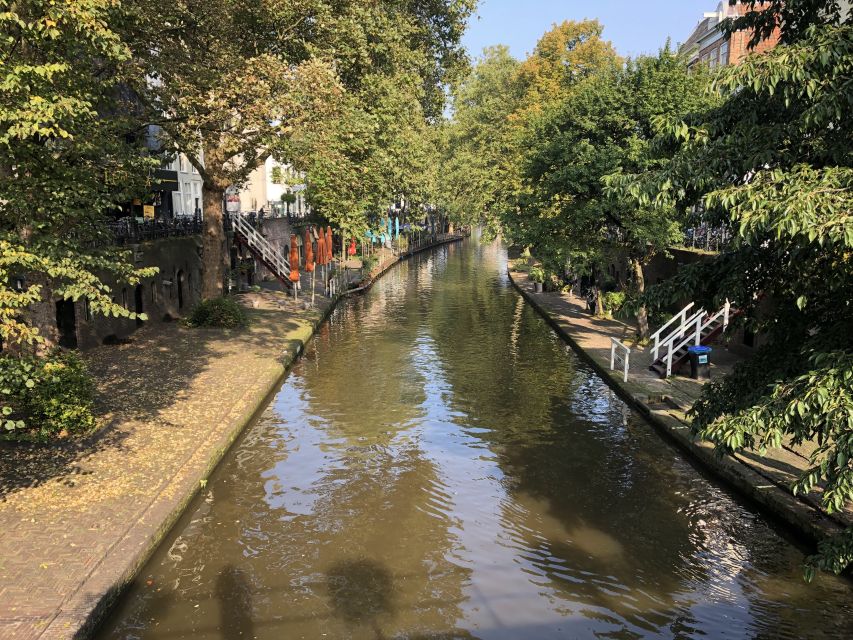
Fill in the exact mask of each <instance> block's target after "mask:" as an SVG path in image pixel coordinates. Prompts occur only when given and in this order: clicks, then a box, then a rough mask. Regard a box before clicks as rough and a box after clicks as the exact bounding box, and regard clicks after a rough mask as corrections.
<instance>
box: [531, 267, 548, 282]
mask: <svg viewBox="0 0 853 640" xmlns="http://www.w3.org/2000/svg"><path fill="white" fill-rule="evenodd" d="M528 277H529V278H530V281H531V282H545V270H544V269H543V268H542V267H532V268H531V269H530V273H529V275H528Z"/></svg>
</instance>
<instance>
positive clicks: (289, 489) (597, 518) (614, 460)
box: [98, 239, 853, 640]
mask: <svg viewBox="0 0 853 640" xmlns="http://www.w3.org/2000/svg"><path fill="white" fill-rule="evenodd" d="M505 258H506V256H505V252H504V251H503V250H502V249H501V248H500V247H498V246H497V245H494V244H487V243H480V242H478V241H476V240H475V239H471V240H467V241H465V242H464V243H457V244H453V245H446V246H444V247H442V248H439V249H437V250H435V251H433V252H429V253H424V254H421V255H419V256H416V257H415V258H413V259H412V260H411V261H409V262H407V263H404V264H401V265H399V266H397V267H395V268H394V269H392V270H391V271H390V272H389V273H388V274H386V275H385V276H384V277H383V279H382V280H380V281H379V282H378V283H377V284H376V285H375V286H374V287H373V289H372V290H371V291H369V292H368V293H367V294H366V295H364V296H361V297H356V298H353V299H351V300H349V301H347V302H345V303H343V304H341V305H340V306H339V307H338V308H337V309H336V310H335V312H334V313H333V314H332V316H331V318H330V320H329V322H328V323H327V324H326V325H324V326H323V328H322V329H321V330H320V332H319V333H318V335H317V336H316V337H315V339H314V340H313V341H312V343H311V344H310V346H309V348H308V349H307V350H306V352H305V354H304V357H303V358H302V359H301V360H300V361H299V362H298V363H297V364H296V365H295V366H294V368H293V370H292V371H291V373H290V374H289V376H288V377H287V379H286V380H285V381H284V383H283V385H282V387H281V389H280V391H279V392H278V393H277V395H276V396H275V398H274V400H273V401H272V402H271V403H270V405H269V407H268V408H267V409H266V410H265V411H264V413H263V414H262V416H261V417H260V419H259V420H258V421H257V422H256V423H255V424H254V425H253V426H252V427H250V428H249V429H248V430H247V431H246V433H245V434H244V435H243V436H242V437H241V438H240V440H239V441H238V442H237V443H236V444H235V446H234V447H233V449H232V450H231V452H230V453H229V454H228V455H227V456H226V458H225V460H224V461H223V462H222V464H221V465H220V466H219V467H218V469H217V471H216V472H215V473H214V474H213V476H212V477H211V478H210V480H209V482H208V484H207V486H206V487H205V488H204V489H203V491H202V495H200V496H199V497H198V499H197V500H196V501H195V502H194V503H193V504H192V505H191V506H190V508H189V509H188V511H187V513H186V514H185V516H184V517H183V518H182V519H181V520H180V521H179V523H178V525H177V526H176V527H175V529H174V530H173V532H172V533H171V534H170V535H169V536H168V537H167V539H166V540H165V542H164V544H163V545H162V546H161V548H160V549H159V550H158V551H157V553H156V554H155V555H154V557H153V558H152V559H151V561H150V562H149V563H148V564H147V566H146V567H145V568H144V569H143V570H142V572H141V574H140V576H139V578H138V579H137V580H136V581H135V582H134V584H133V585H132V586H131V588H130V589H129V590H128V592H127V593H126V595H125V596H124V597H123V598H122V599H121V601H120V602H119V604H118V606H117V607H116V608H115V610H114V611H113V614H112V615H111V617H110V618H109V619H108V620H107V621H106V622H105V624H104V625H103V626H102V628H101V629H100V632H99V635H98V637H100V638H122V639H130V638H145V639H152V640H153V639H164V640H165V639H177V638H193V639H198V638H200V639H214V638H216V639H219V638H223V639H226V640H236V639H238V638H239V639H247V638H263V639H275V640H291V639H296V638H310V639H313V638H330V639H332V638H369V639H374V638H383V639H390V638H411V639H416V638H417V639H421V638H488V639H504V638H507V639H509V638H586V637H606V638H646V637H649V638H673V637H680V638H695V637H700V636H706V637H711V638H722V637H725V638H768V639H769V638H774V639H776V638H840V637H850V636H849V633H850V631H851V629H853V588H851V584H850V583H849V582H847V581H844V580H841V579H835V578H830V577H827V576H821V577H820V578H819V579H818V580H817V581H816V582H815V583H814V584H812V585H806V584H804V583H803V580H802V578H801V563H802V560H803V550H802V549H800V548H798V547H797V546H796V545H795V544H793V543H792V542H791V541H790V540H788V539H786V538H785V537H784V536H783V534H782V532H781V531H780V530H779V529H778V528H776V527H774V526H773V525H772V524H771V523H769V522H768V521H767V519H766V518H765V517H763V516H762V515H760V514H759V513H757V512H756V511H755V510H754V509H753V508H751V507H750V506H749V505H746V504H744V503H742V502H741V501H739V500H738V499H737V497H735V496H733V494H732V493H731V492H729V491H728V490H726V489H725V488H723V487H721V486H719V485H718V484H715V483H714V482H713V481H711V480H709V479H708V478H707V477H705V476H704V475H703V474H702V473H700V472H699V471H697V470H696V469H695V468H693V467H692V466H691V465H690V464H689V463H688V462H687V461H685V460H684V458H683V457H682V455H681V454H680V453H679V452H678V451H676V450H675V449H673V448H671V447H670V446H669V445H668V444H667V443H665V442H664V441H663V440H662V439H661V438H660V437H659V436H658V435H657V434H656V433H655V432H654V430H653V429H652V427H651V426H650V425H649V424H648V423H646V422H645V421H644V420H643V418H642V417H641V416H639V415H638V414H636V413H634V412H633V411H632V410H631V409H630V408H629V407H628V406H626V405H625V404H624V403H623V402H622V401H621V400H620V399H619V398H618V397H617V396H616V395H615V394H614V393H613V392H612V391H611V390H610V389H609V388H608V387H607V385H606V384H605V383H604V382H603V381H602V380H601V379H600V378H599V377H598V376H597V375H596V374H595V372H594V371H593V370H592V369H591V368H589V367H588V366H587V365H586V364H585V363H583V362H582V361H581V360H579V359H578V358H577V357H576V355H575V354H574V353H573V352H572V351H571V350H570V349H569V348H568V347H567V346H566V345H565V344H564V343H563V342H561V340H560V339H559V338H558V337H557V336H556V335H555V334H554V333H553V332H552V331H551V330H550V328H549V327H548V325H547V324H546V323H545V322H544V321H543V320H542V319H541V318H540V317H539V316H537V314H536V313H535V312H534V311H533V309H531V308H530V307H529V306H528V305H527V304H525V302H524V301H523V300H522V298H521V297H520V296H519V295H518V294H517V293H516V292H515V291H514V290H513V289H512V286H511V284H510V282H509V280H508V278H507V276H506V274H505Z"/></svg>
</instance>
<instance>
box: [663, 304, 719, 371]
mask: <svg viewBox="0 0 853 640" xmlns="http://www.w3.org/2000/svg"><path fill="white" fill-rule="evenodd" d="M691 312H692V313H691ZM731 315H732V308H731V304H730V303H729V301H728V300H726V303H725V304H724V305H723V307H722V308H721V309H720V310H719V311H717V312H716V313H714V314H713V315H712V314H709V313H707V312H706V311H705V310H704V309H698V310H697V309H695V304H694V303H693V302H691V303H690V304H688V305H687V306H686V307H684V308H683V309H682V310H681V311H680V312H679V313H678V314H676V315H675V317H673V318H672V319H671V320H670V321H669V322H667V323H666V324H665V325H663V326H662V327H661V328H660V329H658V330H657V331H655V333H654V334H653V335H652V337H651V339H652V341H653V342H654V346H653V347H652V364H651V366H650V367H649V369H651V370H652V371H654V372H656V373H657V374H658V375H659V376H660V377H661V378H666V377H669V376H671V375H672V373H673V371H676V372H677V371H678V369H680V368H681V366H682V365H683V364H684V363H685V362H686V361H687V356H688V354H689V351H688V349H689V348H690V347H691V346H698V345H703V344H708V343H709V342H711V341H712V340H713V339H714V338H716V337H717V336H718V335H720V334H721V333H723V332H724V331H725V330H726V329H727V328H728V326H729V320H730V319H731ZM667 331H668V332H669V333H667Z"/></svg>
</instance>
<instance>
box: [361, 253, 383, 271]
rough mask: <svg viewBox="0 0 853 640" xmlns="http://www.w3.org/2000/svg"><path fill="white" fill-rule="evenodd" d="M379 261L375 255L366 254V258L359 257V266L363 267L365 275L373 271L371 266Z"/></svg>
mask: <svg viewBox="0 0 853 640" xmlns="http://www.w3.org/2000/svg"><path fill="white" fill-rule="evenodd" d="M378 262H379V258H377V257H376V256H368V257H366V258H362V259H361V267H362V269H364V274H365V275H370V272H371V271H373V268H374V267H375V266H376V264H377V263H378Z"/></svg>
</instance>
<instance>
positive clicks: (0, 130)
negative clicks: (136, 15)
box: [0, 0, 151, 349]
mask: <svg viewBox="0 0 853 640" xmlns="http://www.w3.org/2000/svg"><path fill="white" fill-rule="evenodd" d="M112 9H113V3H112V2H108V1H107V0H69V2H67V3H64V4H61V5H60V4H56V3H53V2H48V1H46V0H45V1H40V0H31V1H29V2H14V1H10V0H0V30H2V33H3V34H4V37H3V38H2V40H0V68H2V72H0V149H2V151H0V337H2V341H3V345H4V347H7V348H13V349H26V347H27V346H31V347H39V346H40V345H43V344H44V343H45V337H44V336H42V335H41V334H40V333H39V330H38V327H36V326H34V325H33V324H32V322H31V321H30V318H29V317H28V315H27V310H28V309H29V308H31V307H32V306H33V305H35V304H37V303H39V302H41V301H43V299H44V297H45V295H46V294H50V295H51V296H58V297H60V298H65V299H70V300H74V301H76V300H79V299H81V298H85V299H87V300H88V304H89V309H90V310H91V311H92V312H93V313H102V314H106V315H115V316H124V317H134V314H132V313H131V312H130V311H128V310H127V309H125V308H124V307H122V306H121V305H119V304H116V303H115V302H113V300H112V296H111V290H110V288H109V286H108V285H107V284H106V283H105V281H104V276H105V275H111V276H113V277H115V278H116V279H118V280H119V281H122V280H124V281H127V282H130V283H131V284H135V283H136V282H138V280H139V278H140V277H142V276H145V275H149V274H150V273H151V272H150V270H135V269H134V268H133V267H132V266H131V263H130V262H129V261H128V260H127V259H126V256H124V255H122V254H121V253H119V252H117V251H115V250H114V249H111V248H110V246H109V245H110V244H111V240H112V239H111V238H110V236H109V235H108V234H107V232H106V229H105V225H104V224H103V223H104V216H105V214H106V213H107V212H108V211H111V210H114V209H116V208H117V207H118V206H119V205H120V204H121V203H123V202H127V201H129V200H130V199H131V198H132V197H134V196H138V195H140V194H141V193H143V192H144V189H145V183H146V181H147V180H148V177H149V175H150V168H151V161H150V160H148V159H147V158H146V154H145V148H144V145H143V142H144V136H143V135H142V134H143V133H144V129H143V128H142V126H141V122H140V120H139V119H138V118H137V117H136V113H135V111H134V109H133V108H132V105H131V104H130V103H129V101H128V99H127V98H128V96H127V94H126V91H125V85H124V81H125V80H126V72H127V67H126V63H127V60H128V51H127V49H126V47H125V46H124V45H123V43H122V41H121V39H120V38H119V36H118V35H117V33H116V32H115V30H114V28H113V26H114V25H113V13H112Z"/></svg>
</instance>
